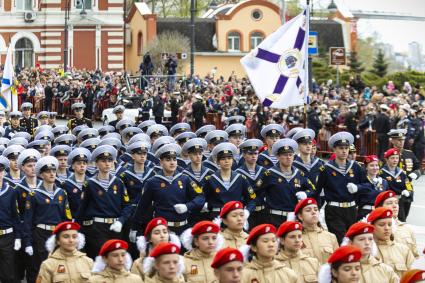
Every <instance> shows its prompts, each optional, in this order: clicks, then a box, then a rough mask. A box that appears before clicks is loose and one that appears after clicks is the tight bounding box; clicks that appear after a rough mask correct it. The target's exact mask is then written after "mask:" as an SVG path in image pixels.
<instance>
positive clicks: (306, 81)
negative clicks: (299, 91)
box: [304, 0, 311, 128]
mask: <svg viewBox="0 0 425 283" xmlns="http://www.w3.org/2000/svg"><path fill="white" fill-rule="evenodd" d="M306 22H307V24H306V31H305V32H306V37H305V43H304V44H305V46H306V48H305V59H304V70H305V78H304V128H308V125H307V105H309V104H310V98H309V87H310V81H309V78H310V74H309V71H310V70H309V67H310V60H311V59H310V57H309V54H308V39H309V36H310V0H307V8H306Z"/></svg>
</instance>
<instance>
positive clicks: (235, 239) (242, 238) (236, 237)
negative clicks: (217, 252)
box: [221, 229, 248, 249]
mask: <svg viewBox="0 0 425 283" xmlns="http://www.w3.org/2000/svg"><path fill="white" fill-rule="evenodd" d="M221 235H222V236H223V238H224V245H223V248H227V247H230V248H234V249H239V248H240V247H241V246H243V245H245V244H246V239H247V238H248V234H247V233H245V232H244V231H242V232H240V233H236V234H235V233H232V232H230V231H229V229H224V230H223V231H222V232H221Z"/></svg>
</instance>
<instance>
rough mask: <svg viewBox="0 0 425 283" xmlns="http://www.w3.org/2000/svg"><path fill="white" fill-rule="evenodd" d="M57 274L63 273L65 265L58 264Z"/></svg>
mask: <svg viewBox="0 0 425 283" xmlns="http://www.w3.org/2000/svg"><path fill="white" fill-rule="evenodd" d="M57 273H65V265H62V264H59V265H58V270H57Z"/></svg>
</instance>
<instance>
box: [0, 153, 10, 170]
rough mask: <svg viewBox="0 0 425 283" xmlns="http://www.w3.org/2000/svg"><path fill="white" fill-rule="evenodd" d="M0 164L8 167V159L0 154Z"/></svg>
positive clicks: (4, 167)
mask: <svg viewBox="0 0 425 283" xmlns="http://www.w3.org/2000/svg"><path fill="white" fill-rule="evenodd" d="M0 166H2V167H3V169H6V168H9V159H7V158H6V157H4V156H2V155H1V156H0Z"/></svg>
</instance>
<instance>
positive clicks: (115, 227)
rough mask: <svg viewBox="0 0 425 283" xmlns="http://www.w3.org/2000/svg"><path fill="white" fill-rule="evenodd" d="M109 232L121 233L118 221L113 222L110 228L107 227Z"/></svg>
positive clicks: (120, 225)
mask: <svg viewBox="0 0 425 283" xmlns="http://www.w3.org/2000/svg"><path fill="white" fill-rule="evenodd" d="M109 230H111V231H114V232H116V233H121V230H122V223H121V222H119V221H115V222H114V223H112V225H111V227H109Z"/></svg>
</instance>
